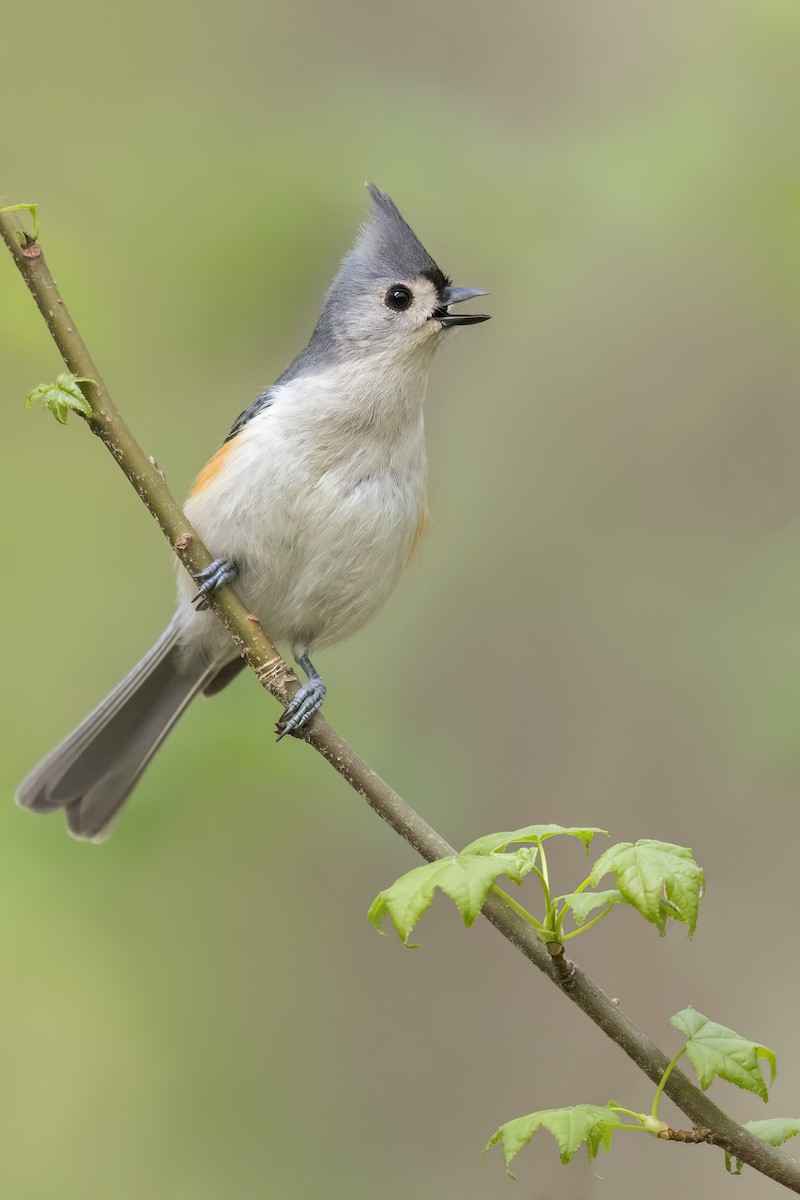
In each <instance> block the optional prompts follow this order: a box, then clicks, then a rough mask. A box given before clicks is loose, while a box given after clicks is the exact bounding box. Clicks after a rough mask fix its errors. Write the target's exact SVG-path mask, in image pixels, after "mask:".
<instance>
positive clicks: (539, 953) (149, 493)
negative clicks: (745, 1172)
mask: <svg viewBox="0 0 800 1200" xmlns="http://www.w3.org/2000/svg"><path fill="white" fill-rule="evenodd" d="M8 204H9V201H8V200H7V199H6V198H5V197H4V196H3V194H2V193H0V209H1V208H3V207H5V206H7V205H8ZM0 234H2V237H3V240H4V241H5V243H6V245H7V247H8V249H9V251H10V253H11V255H12V257H13V259H14V262H15V263H16V265H17V267H18V268H19V270H20V273H21V275H22V277H23V279H24V280H25V283H26V284H27V286H28V288H29V289H30V292H31V294H32V295H33V298H34V301H35V302H36V305H37V307H38V308H39V311H40V312H41V314H42V316H43V317H44V320H45V322H46V324H47V327H48V329H49V330H50V333H51V335H52V337H53V340H54V341H55V343H56V345H57V347H58V349H59V351H60V352H61V356H62V358H63V359H64V362H65V363H66V365H67V368H68V369H69V370H70V371H71V372H72V373H73V374H74V375H77V376H83V377H85V378H87V379H90V380H92V381H93V382H92V383H90V384H84V385H83V386H82V390H83V392H84V395H85V396H86V399H87V400H88V402H89V405H90V406H91V410H92V412H91V416H90V417H88V418H86V420H87V424H88V425H89V428H90V429H91V430H92V432H93V433H96V434H97V436H98V437H99V438H100V439H101V440H102V441H103V442H104V443H105V445H106V446H107V448H108V449H109V450H110V452H111V453H112V454H113V456H114V458H115V459H116V461H117V463H118V464H119V466H120V468H121V469H122V471H123V472H124V474H125V475H126V476H127V477H128V480H129V481H130V483H131V484H132V485H133V487H134V488H135V489H136V491H137V493H138V495H139V496H140V497H141V499H142V501H143V503H144V504H145V505H146V507H147V508H148V509H149V511H150V512H151V514H152V515H153V516H154V517H155V519H156V521H158V524H159V525H160V526H161V530H162V532H163V533H164V536H165V537H166V538H167V539H168V540H169V543H170V545H171V546H172V548H173V550H174V552H175V553H176V554H177V556H178V558H179V559H180V560H181V562H182V563H183V564H184V566H185V567H187V568H188V569H189V570H191V571H194V572H196V571H200V570H202V569H203V568H205V567H207V566H208V565H209V563H210V562H211V555H210V554H209V553H208V551H207V550H206V548H205V546H204V545H203V544H202V542H201V541H200V539H199V537H198V536H197V534H196V533H195V531H194V530H193V529H192V527H191V525H190V524H189V522H188V521H187V519H186V517H185V516H184V514H183V512H182V511H181V508H180V506H179V504H178V503H177V501H176V500H175V499H174V497H173V496H172V494H171V493H170V491H169V488H168V487H167V485H166V482H165V480H164V478H163V476H162V475H161V473H160V472H159V470H158V469H157V467H156V466H155V463H154V462H153V460H152V459H150V458H148V457H147V455H146V454H145V453H144V451H143V450H142V449H141V447H140V446H139V445H138V443H137V442H136V441H135V439H134V437H133V435H132V433H131V431H130V430H129V429H128V426H127V425H126V424H125V422H124V420H123V419H122V417H121V415H120V413H119V411H118V410H117V408H116V406H115V405H114V403H113V401H112V399H111V397H110V395H109V393H108V390H107V388H106V386H105V384H104V383H103V380H102V377H101V375H100V372H99V371H98V369H97V367H96V366H95V363H94V361H93V360H92V357H91V355H90V354H89V351H88V349H87V347H86V345H85V343H84V341H83V339H82V338H81V336H80V333H79V332H78V330H77V327H76V325H75V322H74V321H73V320H72V318H71V316H70V315H69V312H68V311H67V307H66V305H65V304H64V301H63V299H62V297H61V295H60V293H59V291H58V288H57V287H56V284H55V281H54V279H53V277H52V275H51V274H50V271H49V269H48V267H47V264H46V262H45V259H44V255H43V253H42V251H41V247H40V245H39V244H38V242H35V241H33V240H32V239H31V238H30V237H29V236H26V235H25V233H24V231H23V227H22V224H21V222H20V221H19V219H18V217H17V214H16V213H12V212H0ZM210 603H211V605H212V607H213V609H214V611H215V612H216V614H217V616H218V617H219V618H220V620H221V621H222V622H223V623H224V625H225V627H226V629H227V630H228V632H229V633H230V635H231V637H232V638H233V640H234V642H235V643H236V645H237V646H238V647H239V650H240V651H241V653H242V656H243V657H244V658H245V659H246V661H247V663H248V665H249V666H250V667H251V668H252V669H253V671H254V672H255V674H256V676H257V677H258V679H259V681H260V682H261V684H262V686H263V687H264V688H266V690H267V691H268V692H270V694H271V695H273V696H274V697H275V698H276V699H277V700H278V701H279V702H280V703H281V704H282V705H285V704H286V702H287V700H288V699H289V698H290V696H291V695H292V694H293V693H294V691H295V690H296V688H297V680H296V678H295V676H294V673H293V672H292V670H291V669H290V668H289V666H288V665H287V664H286V663H285V662H284V661H283V659H282V658H281V656H280V655H279V654H278V651H277V650H276V648H275V646H274V645H273V643H272V642H271V641H270V639H269V637H268V636H267V634H266V633H265V632H264V630H263V629H262V627H261V625H260V624H259V622H258V621H257V620H256V619H255V617H254V616H253V615H252V614H251V613H250V612H249V610H248V608H247V606H246V605H245V604H244V603H243V602H242V600H241V599H240V598H239V596H238V595H237V594H236V592H235V591H234V589H233V588H231V587H226V588H223V589H222V591H221V592H220V593H219V594H214V595H212V596H211V597H210ZM303 740H305V741H306V742H308V743H309V745H311V746H313V747H314V749H315V750H317V751H318V752H319V753H320V754H321V755H322V756H323V758H325V759H326V760H327V761H328V762H329V763H330V764H331V766H332V767H334V769H335V770H337V771H338V772H339V774H340V775H341V776H342V777H343V778H344V779H346V780H347V782H348V783H349V784H350V786H351V787H352V788H354V789H355V791H356V792H358V794H359V795H360V796H362V797H363V798H364V799H365V800H366V801H367V803H368V804H369V805H370V807H371V808H372V809H373V810H374V811H375V812H376V813H377V814H378V816H379V817H381V818H382V819H383V820H384V821H386V822H387V824H388V825H390V826H391V827H392V829H394V831H395V832H396V833H398V834H400V836H401V837H402V838H404V839H405V840H406V841H407V842H408V843H409V845H411V846H413V848H414V849H415V850H416V851H417V852H418V853H419V854H420V855H421V856H422V857H423V858H424V859H426V860H427V861H428V862H433V861H434V860H435V859H437V858H442V857H444V856H445V855H449V854H454V853H455V851H454V850H453V847H452V846H450V845H448V843H447V842H446V841H445V840H444V838H442V837H441V836H440V835H439V834H438V833H437V832H436V830H435V829H433V828H431V826H430V825H428V824H427V822H426V821H424V820H423V819H422V818H421V817H420V816H419V815H418V814H417V813H416V812H415V811H414V810H413V809H412V808H411V807H410V806H409V805H408V804H406V802H405V801H404V800H403V799H402V798H401V797H400V796H399V795H398V794H397V792H395V791H394V789H393V788H391V787H390V786H389V784H388V783H386V782H385V780H383V779H381V777H380V776H379V775H378V774H377V772H375V771H373V770H372V768H371V767H370V766H369V765H368V764H367V763H366V762H365V761H364V760H363V759H362V758H360V757H359V755H357V754H356V753H355V751H354V750H352V749H351V747H350V746H349V745H348V744H347V742H345V741H344V739H343V738H341V737H339V735H338V734H337V733H336V732H335V731H334V730H333V729H332V728H331V726H330V725H329V724H328V722H327V721H326V720H325V719H324V718H323V717H321V716H317V717H315V718H314V720H313V722H312V723H311V725H310V727H309V728H308V729H307V730H306V731H305V732H304V734H303ZM483 914H484V916H485V917H486V918H487V920H489V921H490V922H491V924H492V925H494V927H495V928H496V929H497V930H499V932H500V933H501V934H502V935H503V937H505V938H506V939H507V940H508V941H509V942H510V943H511V944H512V946H514V947H516V949H517V950H519V951H520V952H521V953H522V954H524V955H525V957H526V958H527V959H529V961H530V962H532V963H533V965H534V966H535V967H537V968H538V969H539V970H540V971H541V972H542V973H543V974H544V975H546V976H547V977H548V979H549V980H550V981H551V983H554V984H555V985H556V987H558V988H559V989H560V990H561V991H562V992H563V993H564V995H565V996H567V997H568V998H569V999H570V1000H571V1001H572V1002H573V1004H577V1005H578V1007H579V1008H581V1009H582V1010H583V1011H584V1012H585V1013H586V1015H587V1016H588V1017H590V1018H591V1020H592V1021H594V1023H595V1024H596V1025H597V1026H599V1028H600V1029H602V1030H603V1032H604V1033H606V1034H607V1035H608V1036H609V1037H610V1038H611V1039H612V1040H613V1041H615V1042H616V1043H617V1045H618V1046H620V1047H621V1049H622V1050H624V1051H625V1053H626V1054H627V1055H628V1056H629V1057H630V1058H632V1059H633V1061H634V1062H635V1063H636V1064H637V1066H639V1067H640V1068H641V1070H642V1071H643V1072H644V1074H645V1075H647V1076H648V1078H649V1079H651V1080H652V1081H653V1082H654V1083H656V1084H657V1083H658V1082H659V1081H660V1079H661V1076H662V1075H663V1073H664V1071H665V1069H666V1067H667V1065H668V1063H669V1059H668V1058H667V1056H666V1055H665V1054H663V1053H662V1052H661V1051H660V1050H659V1049H658V1047H657V1046H656V1045H655V1044H654V1043H653V1042H651V1041H650V1039H649V1038H648V1037H647V1036H646V1034H644V1033H643V1032H642V1030H640V1029H639V1028H638V1027H637V1026H636V1025H635V1024H634V1023H633V1022H632V1021H631V1020H630V1018H629V1017H627V1016H626V1015H625V1014H624V1013H623V1012H622V1011H621V1009H620V1008H619V1006H618V1005H617V1004H615V1003H614V1002H613V1001H612V1000H611V999H610V998H609V997H608V996H607V995H606V994H605V992H603V991H602V990H601V989H600V988H599V987H598V986H597V984H596V983H594V981H593V980H591V979H590V978H589V977H588V976H587V975H585V974H584V973H583V971H581V969H580V968H579V967H577V966H576V965H575V964H574V963H572V962H569V961H568V960H567V959H566V958H565V957H564V954H563V948H562V947H559V946H554V945H553V946H550V947H547V946H545V944H544V943H543V942H542V941H541V940H540V939H539V938H538V937H537V936H536V933H535V932H534V930H533V929H532V928H531V927H530V925H528V924H527V922H525V921H524V920H523V919H522V917H520V916H519V914H518V913H516V912H514V910H513V909H512V908H511V907H510V905H508V904H507V903H506V902H505V901H504V900H503V899H502V898H501V897H500V896H497V895H490V896H489V898H488V899H487V901H486V903H485V905H484V907H483ZM665 1091H666V1093H667V1095H668V1096H669V1097H670V1099H671V1100H673V1101H674V1102H675V1104H676V1105H677V1106H678V1108H680V1109H681V1111H682V1112H684V1113H685V1114H686V1116H687V1117H688V1118H689V1120H690V1121H691V1122H692V1123H693V1125H694V1126H695V1128H696V1129H697V1130H698V1131H702V1132H703V1134H706V1131H711V1132H709V1133H708V1134H707V1136H704V1137H703V1139H702V1140H704V1141H707V1142H710V1143H712V1144H713V1145H715V1146H719V1147H721V1148H722V1149H724V1150H726V1151H727V1152H728V1153H729V1154H730V1155H731V1156H732V1157H735V1158H737V1159H740V1160H741V1161H742V1162H744V1163H747V1165H748V1166H750V1167H752V1168H753V1169H754V1170H756V1171H759V1172H760V1173H761V1174H762V1175H766V1176H768V1177H769V1178H770V1179H774V1180H775V1181H776V1182H777V1183H780V1184H782V1185H783V1186H784V1187H786V1188H788V1189H789V1190H790V1191H792V1192H795V1193H798V1194H800V1162H798V1161H797V1160H796V1159H793V1158H791V1157H789V1155H787V1154H785V1153H784V1152H783V1151H781V1150H778V1149H776V1148H775V1147H773V1146H770V1145H768V1144H767V1143H766V1142H762V1141H760V1140H759V1139H758V1138H757V1137H755V1135H754V1134H752V1133H750V1132H749V1131H748V1130H746V1129H743V1128H742V1126H741V1125H738V1124H737V1123H736V1122H735V1121H733V1120H732V1119H731V1118H730V1117H729V1116H727V1114H726V1113H724V1112H723V1111H722V1110H721V1109H720V1108H718V1107H717V1105H716V1104H714V1103H713V1101H711V1100H709V1098H708V1097H707V1096H706V1095H704V1093H703V1092H701V1091H700V1090H699V1089H698V1088H697V1087H695V1086H694V1084H692V1083H691V1082H690V1080H689V1079H688V1078H687V1077H686V1076H685V1075H684V1074H682V1073H681V1072H680V1071H679V1070H677V1069H676V1070H674V1071H673V1072H672V1074H671V1075H670V1078H669V1080H668V1081H667V1085H666V1088H665ZM672 1140H678V1139H677V1138H675V1137H673V1138H672ZM682 1140H687V1141H690V1140H691V1141H693V1140H695V1138H694V1137H691V1138H690V1137H687V1138H684V1139H682ZM698 1140H699V1139H698Z"/></svg>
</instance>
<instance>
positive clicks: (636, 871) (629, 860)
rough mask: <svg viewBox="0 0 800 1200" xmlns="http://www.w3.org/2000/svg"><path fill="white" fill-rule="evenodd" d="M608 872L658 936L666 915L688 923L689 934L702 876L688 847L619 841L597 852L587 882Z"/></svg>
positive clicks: (701, 892)
mask: <svg viewBox="0 0 800 1200" xmlns="http://www.w3.org/2000/svg"><path fill="white" fill-rule="evenodd" d="M609 874H611V875H616V878H617V886H618V888H619V890H620V892H621V893H622V899H623V900H624V901H625V903H626V904H630V905H632V906H633V907H634V908H635V909H638V911H639V912H640V913H641V914H642V916H643V917H645V919H646V920H648V921H651V922H652V923H653V925H655V926H657V928H658V931H659V933H660V934H661V935H662V936H663V934H664V932H665V930H666V926H667V918H668V917H672V918H673V919H674V920H676V921H681V922H682V923H683V924H684V925H688V927H689V937H691V936H692V934H693V933H694V931H695V929H696V927H697V912H698V908H699V906H700V898H701V896H702V895H703V886H704V876H703V871H702V869H701V868H700V867H699V866H698V865H697V863H696V862H695V860H694V857H693V855H692V852H691V850H688V849H687V848H686V847H685V846H673V845H672V844H671V843H670V842H651V841H641V842H636V843H635V844H634V843H633V842H620V844H619V845H618V846H611V847H609V849H608V850H606V851H605V853H603V854H601V855H600V857H599V858H598V860H597V862H596V863H595V864H594V867H593V868H592V873H591V875H590V876H589V881H590V883H591V884H592V885H593V886H595V885H597V884H598V883H599V882H600V880H601V879H602V878H603V876H604V875H609Z"/></svg>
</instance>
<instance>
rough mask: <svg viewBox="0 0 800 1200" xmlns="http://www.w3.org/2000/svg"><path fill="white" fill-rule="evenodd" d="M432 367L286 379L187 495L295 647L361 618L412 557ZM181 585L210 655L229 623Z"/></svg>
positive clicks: (276, 629) (329, 639) (261, 613)
mask: <svg viewBox="0 0 800 1200" xmlns="http://www.w3.org/2000/svg"><path fill="white" fill-rule="evenodd" d="M426 365H427V364H424V366H422V367H421V368H420V369H418V370H408V371H406V372H404V373H398V372H397V370H396V365H395V369H393V370H392V371H386V372H384V371H381V370H380V369H379V367H380V364H379V363H378V364H376V363H375V362H374V361H373V362H371V363H368V364H366V366H362V367H354V366H353V364H349V365H348V366H347V367H344V366H343V367H340V368H337V369H336V370H331V371H328V372H326V374H325V376H324V377H320V376H319V375H318V376H313V377H308V376H306V377H301V378H299V379H296V380H293V381H291V382H290V383H288V384H286V385H283V386H282V387H280V388H278V389H277V390H276V392H275V394H274V399H273V401H272V403H271V404H270V406H269V407H268V408H265V409H264V410H263V411H262V412H261V413H259V414H258V415H257V416H256V417H254V418H253V419H252V420H251V421H250V422H248V423H247V424H246V425H245V426H244V427H243V428H242V430H241V432H240V433H239V434H238V435H237V436H236V437H235V439H233V441H232V442H231V443H230V451H229V452H228V453H226V454H225V455H224V456H222V458H221V466H220V470H219V471H218V472H217V473H216V474H215V475H213V477H212V478H211V479H210V481H209V482H208V483H207V484H206V485H205V486H204V487H203V488H202V489H201V490H200V491H198V492H196V493H195V494H194V495H193V496H192V497H191V498H190V500H189V502H188V503H187V505H186V513H187V515H188V517H189V519H190V520H191V521H192V523H193V525H194V526H195V528H196V529H197V531H198V533H199V534H200V536H201V537H202V538H203V540H204V541H205V543H206V545H207V546H208V549H209V550H210V551H211V553H212V554H213V555H214V556H215V557H225V558H230V559H232V560H233V561H234V562H235V563H236V564H237V565H238V566H239V568H240V572H241V574H240V579H239V581H238V582H237V584H236V587H237V589H238V590H239V591H240V593H241V595H242V596H243V598H244V599H245V600H246V601H247V603H248V604H249V605H250V606H251V608H252V609H253V611H254V612H255V614H256V615H257V616H258V617H259V619H260V621H261V623H262V624H263V625H264V628H265V629H266V630H267V632H268V633H269V635H270V636H271V637H272V638H273V640H275V641H276V642H278V643H284V644H288V645H289V646H290V647H291V649H292V651H293V653H295V654H302V653H305V652H308V651H310V650H312V649H313V648H314V647H315V646H316V647H319V646H324V645H330V644H331V643H333V642H335V641H338V640H340V639H341V638H344V637H346V636H347V635H348V634H350V633H352V632H354V631H355V630H356V629H358V628H359V626H361V625H363V624H364V622H365V621H368V620H369V619H370V617H372V616H373V615H374V614H375V613H376V612H377V611H378V610H379V609H380V608H381V607H382V606H383V604H384V603H385V601H386V600H387V598H388V596H389V594H390V592H391V591H392V589H393V588H394V586H395V584H396V583H397V580H398V578H399V576H400V574H401V572H402V570H403V567H404V566H405V565H406V563H407V561H408V558H409V556H410V553H411V548H412V546H413V542H414V537H415V533H416V530H417V527H418V524H419V522H420V519H421V517H422V514H423V512H424V509H425V476H426V463H425V444H424V433H423V420H422V403H423V399H424V395H425V385H426V374H427V371H426V369H425V367H426ZM376 368H378V369H376ZM389 380H391V386H389V383H388V381H389ZM184 574H185V573H184ZM180 592H181V596H182V610H183V615H184V619H185V622H186V636H187V638H188V639H191V640H194V639H195V638H196V637H200V638H202V640H203V641H204V642H206V643H207V644H208V647H209V651H210V652H213V653H216V652H217V649H218V648H219V647H220V646H223V647H224V645H225V643H224V640H223V639H224V638H227V634H225V632H224V630H222V627H221V626H219V623H218V622H217V621H216V618H214V617H213V615H212V614H210V613H201V614H195V613H194V610H192V609H191V608H190V607H189V603H188V602H189V599H190V597H191V596H192V595H193V593H194V588H193V585H192V583H191V580H189V579H188V577H184V578H182V580H181V585H180Z"/></svg>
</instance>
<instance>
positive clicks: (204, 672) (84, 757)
mask: <svg viewBox="0 0 800 1200" xmlns="http://www.w3.org/2000/svg"><path fill="white" fill-rule="evenodd" d="M218 669H219V664H214V665H209V664H208V662H207V661H205V660H201V659H200V658H199V657H195V658H194V659H192V657H191V656H187V655H186V653H185V651H182V650H181V647H180V646H179V644H178V629H177V626H176V624H175V622H173V623H172V624H171V625H169V626H168V628H167V629H166V631H165V632H164V633H163V634H162V636H161V637H160V638H159V640H158V641H157V642H156V644H155V646H153V648H152V649H151V650H150V651H149V652H148V653H147V654H146V655H145V656H144V658H143V659H142V661H141V662H140V663H138V664H137V665H136V666H135V667H134V668H133V670H132V671H131V673H130V674H129V675H127V676H126V677H125V679H123V680H122V683H120V684H119V685H118V686H117V687H116V688H115V689H114V691H113V692H112V693H111V694H110V695H109V696H107V697H106V699H105V700H103V701H102V703H101V704H99V705H98V706H97V708H96V709H95V710H94V712H92V713H90V714H89V716H88V717H87V718H86V719H85V721H83V722H82V723H81V724H80V725H79V726H78V728H77V729H75V730H74V731H73V732H72V733H71V734H70V735H69V737H67V738H65V740H64V741H63V742H62V743H61V744H60V745H59V746H56V748H55V750H52V751H51V752H50V754H48V756H47V758H45V759H43V760H42V762H40V763H39V765H38V766H37V767H34V769H33V771H31V773H30V775H28V777H27V778H26V779H24V780H23V782H22V783H21V784H20V787H19V791H18V792H17V804H20V805H22V807H23V808H30V809H32V810H33V811H34V812H39V813H48V812H53V811H54V810H55V809H57V808H64V809H65V810H66V818H67V825H68V827H69V832H70V833H71V834H72V835H73V837H76V838H79V839H80V840H81V841H93V842H101V841H103V840H104V839H105V838H106V837H108V835H109V833H111V831H112V829H113V827H114V825H115V824H116V818H117V816H118V815H119V812H120V809H121V808H122V806H123V804H124V803H125V801H126V800H127V798H128V796H129V795H130V793H131V791H132V789H133V787H134V785H135V784H136V782H137V780H138V779H139V776H140V775H141V774H142V771H144V769H145V767H146V766H147V764H148V763H149V762H150V759H151V758H152V757H153V755H154V754H155V752H156V750H157V749H158V747H159V746H160V745H161V743H162V742H163V740H164V738H165V737H166V736H167V734H168V733H169V731H170V729H171V728H172V726H173V725H174V724H175V722H176V721H177V720H178V717H179V716H180V715H181V713H182V712H183V711H184V709H185V708H186V707H187V705H188V704H189V703H190V701H191V700H192V699H193V698H194V697H195V696H196V695H197V693H198V692H199V691H201V690H202V688H203V687H204V686H205V684H206V683H207V682H208V681H209V679H210V678H211V677H213V675H214V674H215V672H216V671H217V670H218Z"/></svg>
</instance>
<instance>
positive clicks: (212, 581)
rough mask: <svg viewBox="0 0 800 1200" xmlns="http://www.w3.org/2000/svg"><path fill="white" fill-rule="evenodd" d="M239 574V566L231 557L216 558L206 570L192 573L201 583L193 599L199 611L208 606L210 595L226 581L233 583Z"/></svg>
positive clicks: (193, 577)
mask: <svg viewBox="0 0 800 1200" xmlns="http://www.w3.org/2000/svg"><path fill="white" fill-rule="evenodd" d="M238 574H239V568H238V567H237V566H236V563H235V562H231V560H230V559H229V558H215V559H214V561H213V562H212V563H211V564H210V566H208V567H206V568H205V570H203V571H198V572H197V573H196V574H195V573H192V579H194V581H195V582H196V583H197V584H199V587H198V589H197V595H196V596H195V597H194V599H193V600H192V603H193V604H194V605H196V608H197V612H203V610H204V609H206V608H208V597H209V596H210V595H211V594H212V593H213V592H218V591H219V589H220V588H221V587H224V586H225V584H226V583H233V581H234V579H236V577H237V575H238Z"/></svg>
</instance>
